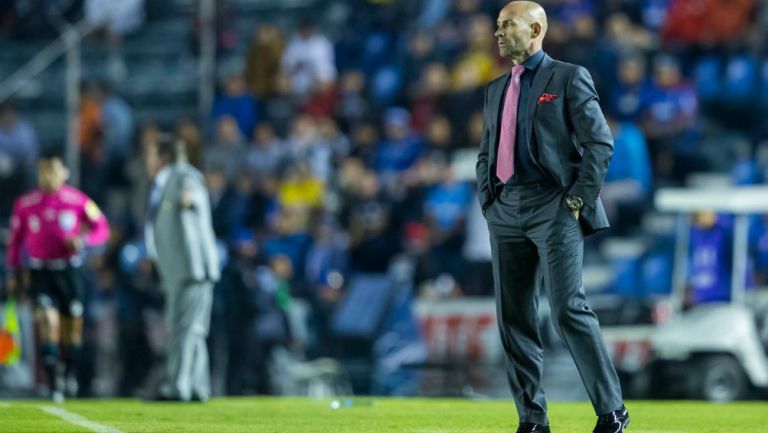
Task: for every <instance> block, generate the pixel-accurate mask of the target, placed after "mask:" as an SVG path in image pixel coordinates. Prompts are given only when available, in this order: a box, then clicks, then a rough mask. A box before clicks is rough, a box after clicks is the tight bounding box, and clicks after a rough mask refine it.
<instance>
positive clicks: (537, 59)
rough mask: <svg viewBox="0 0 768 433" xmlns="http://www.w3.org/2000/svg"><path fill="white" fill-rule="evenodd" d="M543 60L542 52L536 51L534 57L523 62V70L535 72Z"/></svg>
mask: <svg viewBox="0 0 768 433" xmlns="http://www.w3.org/2000/svg"><path fill="white" fill-rule="evenodd" d="M543 59H544V50H539V51H536V53H535V54H534V55H532V56H531V57H528V58H527V59H525V61H524V62H523V66H525V69H526V70H528V71H535V70H536V69H537V68H538V67H539V65H540V64H541V61H542V60H543Z"/></svg>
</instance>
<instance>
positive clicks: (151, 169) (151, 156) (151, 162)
mask: <svg viewBox="0 0 768 433" xmlns="http://www.w3.org/2000/svg"><path fill="white" fill-rule="evenodd" d="M144 166H145V167H146V169H147V174H148V175H149V177H150V179H151V178H153V177H155V175H156V174H157V172H159V171H160V166H161V162H160V155H159V154H158V153H157V146H156V145H155V144H153V143H147V144H146V145H145V146H144Z"/></svg>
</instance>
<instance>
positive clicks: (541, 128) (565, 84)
mask: <svg viewBox="0 0 768 433" xmlns="http://www.w3.org/2000/svg"><path fill="white" fill-rule="evenodd" d="M539 68H540V69H539V70H538V71H537V72H536V75H535V77H534V80H533V83H531V92H530V99H529V101H528V106H527V107H525V108H522V107H520V109H527V110H528V119H532V122H533V125H532V127H531V128H528V131H530V132H529V135H528V136H527V137H526V143H527V145H528V149H529V151H530V154H531V157H532V158H533V160H534V163H535V164H537V165H538V166H539V167H540V168H541V169H542V171H544V172H545V173H548V174H549V175H550V176H551V177H552V179H554V180H555V181H556V182H557V183H558V184H559V185H560V186H561V187H563V188H564V189H566V190H568V193H569V194H574V195H577V196H579V197H581V198H582V199H583V200H584V208H583V209H582V210H581V215H580V217H579V220H580V222H581V228H582V232H583V233H584V234H585V235H589V234H592V233H594V232H596V231H599V230H603V229H606V228H608V227H609V223H608V218H607V217H606V215H605V210H604V208H603V203H602V201H601V200H600V197H599V196H598V194H599V193H600V188H601V187H602V184H603V179H604V178H605V173H606V171H607V170H608V162H609V161H610V159H611V155H612V154H613V136H612V135H611V131H610V129H609V128H608V124H607V123H606V121H605V118H604V117H603V113H602V111H601V110H600V105H599V104H598V98H597V92H596V91H595V86H594V84H593V83H592V78H591V77H590V75H589V72H587V70H586V69H584V68H583V67H581V66H577V65H572V64H570V63H565V62H560V61H557V60H553V59H552V58H551V57H549V56H548V55H546V54H545V55H544V59H543V60H542V62H541V65H540V66H539ZM509 77H510V74H505V75H502V76H501V77H499V78H497V79H495V80H494V81H492V82H491V83H490V84H488V87H487V88H486V91H485V105H484V109H483V125H484V127H483V128H484V131H483V139H482V141H481V142H480V153H479V155H478V159H477V166H476V172H477V182H478V189H479V195H480V198H479V200H480V205H481V206H482V207H483V210H485V209H486V208H487V207H488V205H490V204H491V203H492V202H493V201H494V200H495V199H496V196H497V194H498V191H496V187H495V184H496V181H495V179H496V175H495V173H496V151H497V149H498V143H499V131H500V129H501V128H500V127H499V123H500V121H501V106H502V105H501V104H502V101H503V98H504V89H505V87H506V84H507V81H508V80H509ZM544 93H548V94H550V95H555V96H556V98H555V99H554V100H551V101H549V102H546V101H544V100H540V97H541V96H542V95H543V94H544Z"/></svg>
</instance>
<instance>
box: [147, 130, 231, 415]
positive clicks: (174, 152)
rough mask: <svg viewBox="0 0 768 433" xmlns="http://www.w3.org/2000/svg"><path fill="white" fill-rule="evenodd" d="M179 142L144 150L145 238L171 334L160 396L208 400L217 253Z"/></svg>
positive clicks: (196, 179) (201, 187) (203, 197)
mask: <svg viewBox="0 0 768 433" xmlns="http://www.w3.org/2000/svg"><path fill="white" fill-rule="evenodd" d="M183 155H184V151H183V145H182V144H181V143H174V142H172V141H170V140H161V141H160V142H159V143H157V144H152V145H149V146H147V148H146V149H145V162H146V166H147V172H148V174H149V175H150V176H151V177H152V187H151V189H150V196H149V205H148V212H147V221H146V228H145V230H146V241H147V248H148V250H149V253H150V255H151V256H152V258H153V259H154V263H155V266H156V268H157V271H158V274H159V275H160V281H161V284H162V286H163V289H164V291H165V299H166V300H165V315H166V317H165V321H166V327H167V334H168V338H169V344H168V354H167V366H166V375H167V377H166V382H165V383H164V384H163V386H162V387H161V389H160V394H159V396H158V399H159V400H178V401H191V400H194V401H206V400H208V398H209V397H210V394H211V391H210V374H209V369H208V348H207V346H206V337H207V335H208V328H209V325H210V317H211V304H212V300H213V293H212V292H213V285H214V283H215V282H216V281H218V280H219V277H220V274H219V272H220V270H219V258H218V254H217V250H216V239H215V235H214V233H213V226H212V224H211V205H210V202H209V197H208V190H207V188H206V185H205V180H204V178H203V175H202V174H201V173H200V172H199V171H198V170H197V169H196V168H194V167H193V166H191V165H189V164H187V163H186V162H184V160H185V158H184V156H183Z"/></svg>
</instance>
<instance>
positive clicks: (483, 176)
mask: <svg viewBox="0 0 768 433" xmlns="http://www.w3.org/2000/svg"><path fill="white" fill-rule="evenodd" d="M488 87H490V85H489V86H488ZM488 87H486V89H485V97H484V100H483V137H482V139H481V140H480V152H479V153H478V155H477V164H476V165H475V173H476V175H477V190H478V197H479V200H480V207H481V208H482V209H483V211H485V208H486V207H487V206H488V204H490V202H491V197H492V195H491V185H489V184H488V169H489V168H488V165H489V161H488V146H489V143H490V141H491V140H490V138H491V137H490V125H488V124H487V121H486V119H487V116H486V115H485V111H486V110H487V109H488Z"/></svg>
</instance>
